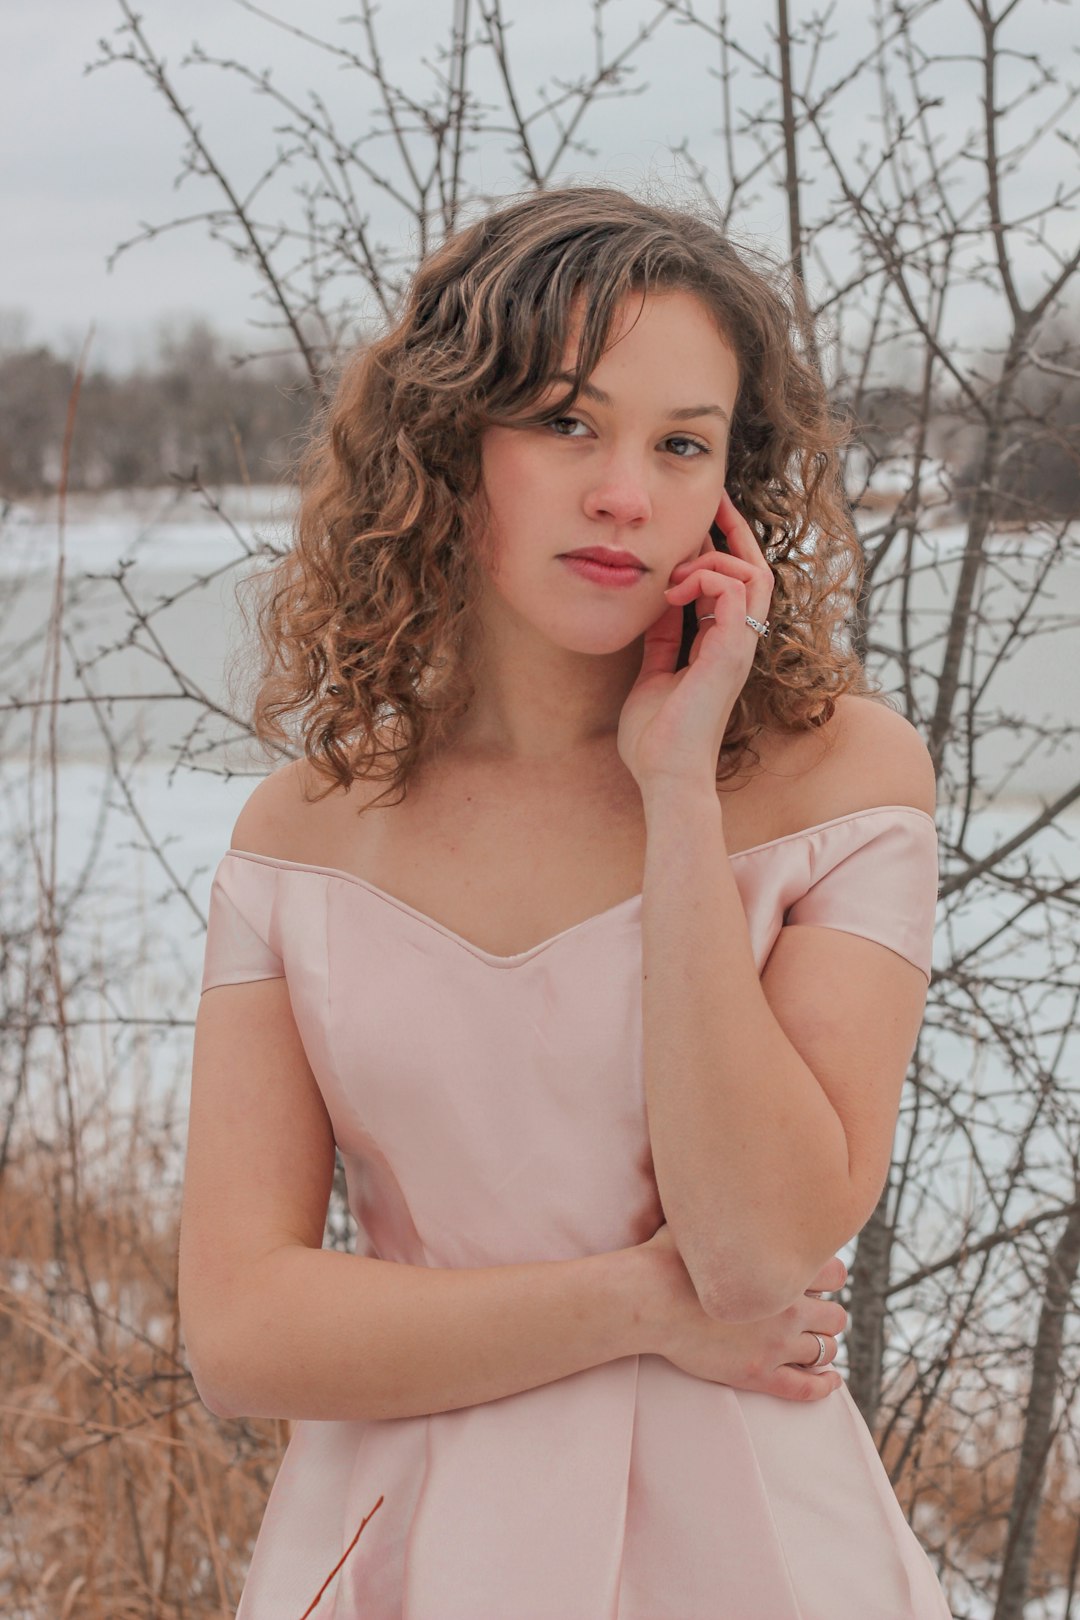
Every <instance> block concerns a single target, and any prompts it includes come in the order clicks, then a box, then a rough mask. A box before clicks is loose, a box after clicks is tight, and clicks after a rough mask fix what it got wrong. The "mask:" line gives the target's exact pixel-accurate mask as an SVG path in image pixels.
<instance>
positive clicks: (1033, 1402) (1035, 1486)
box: [994, 1209, 1080, 1620]
mask: <svg viewBox="0 0 1080 1620" xmlns="http://www.w3.org/2000/svg"><path fill="white" fill-rule="evenodd" d="M1078 1268H1080V1210H1077V1209H1074V1210H1073V1212H1072V1214H1071V1215H1070V1216H1069V1218H1068V1220H1067V1221H1066V1222H1065V1230H1064V1231H1063V1232H1062V1234H1061V1238H1060V1240H1059V1242H1058V1245H1057V1247H1056V1248H1055V1250H1054V1252H1053V1254H1052V1255H1051V1257H1050V1263H1049V1265H1048V1266H1047V1275H1046V1294H1045V1297H1044V1300H1043V1307H1042V1311H1041V1313H1040V1315H1039V1331H1038V1335H1037V1337H1036V1340H1035V1353H1034V1355H1033V1357H1032V1363H1031V1389H1030V1392H1029V1394H1028V1401H1027V1407H1026V1409H1025V1421H1024V1437H1023V1440H1022V1442H1021V1446H1020V1461H1019V1465H1018V1467H1017V1471H1016V1483H1015V1485H1014V1487H1013V1497H1012V1505H1011V1507H1010V1509H1009V1528H1008V1534H1007V1537H1006V1541H1005V1553H1004V1558H1003V1560H1002V1571H1001V1584H1000V1585H999V1587H998V1598H997V1607H996V1608H995V1610H994V1620H1023V1613H1024V1598H1025V1595H1026V1593H1027V1589H1028V1580H1029V1577H1030V1573H1031V1559H1032V1554H1033V1552H1034V1550H1035V1529H1036V1525H1037V1522H1038V1517H1039V1507H1040V1505H1041V1503H1042V1488H1043V1478H1044V1474H1045V1471H1046V1459H1047V1455H1048V1453H1049V1450H1050V1446H1051V1443H1052V1441H1053V1438H1054V1434H1053V1424H1052V1419H1053V1412H1054V1400H1055V1398H1056V1396H1057V1391H1058V1385H1059V1381H1060V1377H1061V1349H1062V1342H1063V1339H1064V1336H1065V1313H1066V1312H1067V1311H1068V1309H1069V1305H1070V1301H1071V1296H1072V1291H1073V1287H1074V1286H1075V1283H1076V1275H1077V1270H1078Z"/></svg>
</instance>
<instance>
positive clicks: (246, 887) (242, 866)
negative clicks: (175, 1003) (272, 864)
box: [199, 852, 285, 995]
mask: <svg viewBox="0 0 1080 1620" xmlns="http://www.w3.org/2000/svg"><path fill="white" fill-rule="evenodd" d="M274 895H275V888H274V873H273V871H272V870H271V869H270V868H269V867H267V866H265V865H261V864H260V863H258V862H255V861H245V860H242V859H240V858H238V857H237V856H234V855H233V854H232V853H231V852H226V854H225V856H224V857H223V858H222V860H221V863H220V864H219V866H218V869H217V871H216V873H215V874H214V881H213V883H212V884H211V887H210V915H209V918H208V921H207V927H206V945H205V949H204V953H203V975H202V988H201V989H200V991H199V994H200V995H202V993H203V991H206V990H209V989H211V988H212V987H213V986H214V985H219V984H249V983H251V982H253V981H254V980H256V979H279V978H284V976H285V966H284V963H283V962H282V959H281V957H280V956H279V955H278V953H277V951H276V950H275V949H274V934H275V932H276V927H275V924H274Z"/></svg>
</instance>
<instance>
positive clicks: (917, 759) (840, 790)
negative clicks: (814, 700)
mask: <svg viewBox="0 0 1080 1620" xmlns="http://www.w3.org/2000/svg"><path fill="white" fill-rule="evenodd" d="M820 735H821V737H822V741H823V742H824V744H825V747H824V748H823V749H822V751H821V753H820V755H819V757H818V761H817V763H816V766H815V768H814V769H813V770H812V771H810V772H809V773H808V777H807V779H806V783H805V786H806V788H807V798H808V799H809V800H810V801H812V803H811V804H810V805H808V809H812V811H813V815H812V820H813V821H815V822H821V821H830V820H832V819H833V818H834V817H836V816H844V815H849V814H852V813H853V812H855V811H857V810H872V809H876V808H877V807H878V806H882V805H894V804H899V805H910V806H911V807H912V808H913V809H915V810H923V811H925V812H926V814H927V815H930V816H932V815H933V814H934V811H935V808H936V804H937V782H936V778H935V776H934V766H933V762H932V760H931V758H930V752H929V750H928V748H927V746H926V744H925V743H924V742H923V739H922V737H921V736H920V735H919V733H918V731H917V730H916V729H915V727H914V726H913V725H912V724H911V722H910V720H908V719H907V718H906V717H905V716H904V715H902V714H900V713H899V712H898V711H897V710H896V709H894V708H892V707H890V705H889V704H888V703H886V702H885V701H884V700H883V699H881V698H876V697H863V696H857V695H856V694H854V693H850V692H848V693H844V694H843V695H842V696H841V697H839V698H837V700H836V709H835V712H834V714H833V716H832V719H831V720H830V721H829V722H828V723H827V724H826V725H825V726H824V727H823V728H822V732H821V733H820Z"/></svg>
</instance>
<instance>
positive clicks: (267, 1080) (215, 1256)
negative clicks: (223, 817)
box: [178, 779, 335, 1411]
mask: <svg viewBox="0 0 1080 1620" xmlns="http://www.w3.org/2000/svg"><path fill="white" fill-rule="evenodd" d="M268 780H269V779H268ZM262 785H265V784H261V786H262ZM257 791H258V790H257ZM253 798H254V795H253ZM257 815H258V805H256V806H255V811H254V813H253V812H252V801H251V800H249V801H248V804H247V805H246V806H245V808H244V811H243V812H242V814H241V821H238V823H237V828H238V829H241V822H244V821H245V818H246V832H247V833H254V832H256V831H257V827H256V826H255V822H256V820H257ZM241 830H245V829H241ZM233 844H234V847H244V848H246V847H248V845H247V843H246V841H245V842H242V841H241V839H240V838H239V837H238V836H237V834H236V833H235V832H234V836H233ZM248 925H249V924H248V923H247V922H245V923H244V926H245V927H246V926H248ZM238 926H239V925H238ZM244 948H245V949H247V948H249V947H247V946H245V947H244ZM261 948H262V949H263V950H266V949H267V947H266V946H265V945H263V946H262V947H261ZM334 1152H335V1143H334V1134H333V1128H332V1125H331V1122H330V1118H329V1115H328V1113H327V1110H326V1106H325V1103H324V1101H323V1098H322V1094H321V1092H320V1090H319V1087H318V1084H317V1082H316V1079H315V1076H314V1074H313V1072H312V1070H311V1066H310V1064H309V1063H308V1060H307V1056H306V1053H305V1051H304V1046H303V1042H302V1040H301V1037H300V1033H299V1030H298V1029H297V1026H296V1021H295V1019H294V1017H293V1011H292V1005H291V1002H290V999H289V990H288V984H287V982H286V980H285V978H284V977H283V976H280V975H278V976H275V977H260V978H258V979H252V980H251V981H250V982H241V983H217V984H214V985H212V986H211V987H210V988H208V989H206V990H205V991H204V992H203V994H202V996H201V997H200V1001H199V1008H198V1014H197V1017H196V1020H195V1040H194V1050H193V1059H192V1077H191V1098H190V1109H189V1118H188V1138H187V1154H186V1160H185V1168H184V1191H183V1204H182V1210H181V1218H180V1252H179V1275H178V1291H179V1301H180V1312H181V1319H182V1322H183V1328H184V1337H185V1342H186V1344H187V1349H188V1355H189V1359H190V1362H191V1367H192V1371H193V1373H194V1375H195V1379H196V1384H197V1386H198V1388H199V1392H200V1395H202V1396H203V1399H204V1400H205V1401H206V1403H207V1405H209V1406H211V1409H212V1410H215V1411H220V1410H221V1407H220V1406H219V1405H218V1404H217V1403H218V1400H219V1395H218V1394H217V1391H219V1390H220V1388H221V1386H222V1385H223V1384H224V1385H226V1386H227V1384H228V1379H229V1347H230V1343H231V1342H232V1333H233V1324H234V1322H235V1321H236V1319H237V1318H236V1313H237V1312H238V1311H239V1310H240V1309H241V1308H242V1306H243V1301H244V1296H245V1291H246V1289H247V1287H248V1286H249V1284H250V1283H251V1280H252V1277H253V1274H254V1272H255V1270H256V1268H257V1267H258V1265H259V1262H260V1261H261V1260H262V1259H263V1258H264V1257H265V1256H266V1255H267V1254H269V1253H270V1252H271V1251H272V1250H273V1249H275V1248H277V1247H278V1246H279V1245H281V1244H285V1243H302V1244H305V1245H307V1246H308V1247H310V1248H316V1249H317V1248H320V1247H321V1246H322V1240H323V1233H324V1230H325V1224H326V1213H327V1208H328V1205H329V1199H330V1188H331V1184H332V1181H333V1173H334ZM207 1397H209V1398H207Z"/></svg>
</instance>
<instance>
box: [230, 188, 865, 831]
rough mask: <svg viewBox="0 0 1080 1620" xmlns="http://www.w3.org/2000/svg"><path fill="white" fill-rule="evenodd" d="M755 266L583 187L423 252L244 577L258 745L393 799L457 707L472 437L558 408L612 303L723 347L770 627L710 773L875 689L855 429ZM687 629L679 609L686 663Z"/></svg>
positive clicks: (672, 221) (536, 200)
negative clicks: (683, 316)
mask: <svg viewBox="0 0 1080 1620" xmlns="http://www.w3.org/2000/svg"><path fill="white" fill-rule="evenodd" d="M756 258H757V259H758V261H759V262H758V263H756V264H755V263H753V262H751V256H750V253H749V251H748V250H747V249H745V248H742V247H740V248H739V249H736V247H735V246H734V245H733V244H732V242H731V241H730V240H729V239H728V237H727V236H726V235H725V234H724V232H723V230H722V229H721V227H720V226H719V225H718V224H717V223H716V222H715V221H714V220H712V219H711V218H706V217H701V216H700V215H698V214H697V213H695V212H693V211H692V210H691V209H690V208H688V207H683V206H656V205H654V204H652V203H646V202H643V201H640V200H638V199H637V198H635V197H633V196H631V195H628V194H627V193H625V192H623V191H620V190H617V189H615V188H611V187H606V186H604V187H600V186H586V185H581V186H569V187H564V188H562V189H559V190H552V191H541V192H533V193H530V194H528V195H525V196H523V197H519V198H517V199H514V200H512V201H510V202H509V203H507V204H504V205H503V206H501V207H499V208H498V209H496V210H494V211H493V212H489V213H488V214H486V215H485V216H484V217H483V218H480V219H478V220H476V221H475V222H474V223H472V224H470V225H467V226H465V227H464V228H462V229H460V230H458V231H456V232H455V233H454V234H453V235H452V236H450V237H448V238H447V239H446V240H445V241H444V242H443V243H442V245H441V246H440V247H438V248H437V249H436V250H435V251H434V252H432V253H430V254H429V255H428V256H427V257H426V258H425V259H424V260H423V261H422V262H421V264H420V265H419V267H418V269H417V270H416V272H415V275H414V277H413V279H412V281H411V284H410V286H409V288H408V291H407V294H406V297H405V301H404V308H403V311H402V313H401V315H400V318H399V319H398V320H397V321H396V323H395V324H394V325H393V327H392V328H391V330H389V331H388V332H386V333H385V335H383V336H380V337H378V338H376V339H375V340H374V341H371V342H368V343H365V344H363V345H361V346H360V347H359V348H358V349H357V350H356V351H355V352H354V353H353V354H352V355H351V356H350V357H349V359H348V361H347V363H346V364H345V366H344V368H343V370H342V372H341V375H340V377H339V379H338V382H337V386H336V390H335V391H334V393H333V395H332V397H331V398H330V399H329V401H328V403H327V404H326V406H325V407H324V409H323V410H322V412H321V413H320V414H319V416H318V418H317V420H316V422H315V424H314V429H313V432H312V436H311V439H310V441H309V443H308V445H307V448H306V450H305V452H304V454H303V457H302V460H301V462H300V465H299V469H298V472H299V486H300V500H299V508H298V513H297V518H296V529H295V540H294V544H293V546H292V547H291V549H290V550H289V551H287V552H286V553H285V554H284V555H283V556H282V557H281V558H280V560H278V561H276V562H275V563H274V564H273V565H272V567H270V568H269V569H268V570H264V571H262V572H261V573H257V574H255V575H253V576H249V578H248V581H247V582H246V583H247V585H250V586H251V587H253V588H254V590H255V591H256V592H257V593H258V594H259V595H260V597H261V600H260V602H259V605H258V609H257V625H258V639H259V643H260V647H261V667H260V668H259V670H258V673H257V676H256V681H257V689H256V691H255V694H254V702H253V707H252V711H251V712H252V717H253V718H252V724H253V730H254V733H255V735H256V737H257V738H258V739H259V740H260V742H261V743H262V744H263V746H264V748H265V749H267V750H268V751H270V750H272V749H274V748H275V747H277V748H284V749H285V751H287V749H288V744H289V743H290V741H291V739H290V738H289V737H288V735H287V733H286V731H285V729H284V727H283V726H282V724H281V720H282V717H284V716H286V715H291V714H297V713H298V714H299V715H300V716H301V718H302V727H301V737H300V741H301V744H302V747H303V751H304V753H305V754H306V755H307V757H308V759H309V760H310V761H311V763H312V765H313V766H314V767H315V768H316V770H317V771H319V772H321V773H322V774H323V775H324V776H326V777H327V778H329V786H328V787H327V789H326V791H327V792H331V791H332V790H333V787H334V785H340V786H341V787H343V788H346V789H347V788H348V787H349V785H350V784H351V782H352V781H354V780H355V779H356V778H358V777H360V776H368V777H372V776H377V779H378V780H380V781H382V780H385V781H387V782H388V787H387V788H386V789H385V790H384V793H383V794H382V795H380V799H385V797H386V795H387V794H388V793H391V792H394V791H396V790H399V789H400V791H401V793H402V794H404V791H405V788H406V785H407V781H408V778H409V776H410V774H411V771H412V769H413V767H414V766H415V764H416V763H417V762H418V761H419V759H420V758H421V756H422V755H423V753H424V752H425V751H426V750H427V749H428V748H431V747H437V746H438V744H439V743H440V742H441V741H442V740H444V739H446V738H447V737H448V736H449V735H450V734H451V731H452V728H453V726H454V723H455V722H456V721H457V720H458V719H459V717H460V716H461V715H462V713H463V712H464V710H465V708H466V707H467V705H468V703H469V700H470V697H471V696H472V683H471V680H470V677H469V675H468V673H467V671H466V669H465V667H464V662H463V659H462V656H461V655H462V649H463V647H464V646H465V645H466V644H467V643H466V640H465V638H466V637H467V636H468V634H469V629H470V624H471V622H472V617H473V612H474V609H475V604H476V600H477V590H478V586H479V584H480V577H479V572H478V565H479V563H480V561H481V558H482V556H483V551H482V547H483V534H484V527H485V526H484V515H485V514H484V501H483V495H482V484H481V479H480V435H481V433H482V432H483V430H484V429H485V428H486V427H488V426H490V425H494V424H505V423H509V422H511V421H513V422H517V423H530V422H531V423H538V422H541V421H552V420H554V419H555V418H556V417H558V416H561V415H563V414H565V412H566V411H567V409H568V408H569V407H570V405H571V404H572V403H573V401H574V400H575V399H576V397H577V394H578V391H579V390H580V387H581V385H582V383H583V382H584V381H585V380H587V378H588V376H589V374H590V372H591V371H592V369H593V368H594V366H595V365H596V364H597V362H598V360H599V358H600V356H601V354H602V353H603V352H604V349H605V346H606V343H607V338H608V334H609V329H610V328H611V325H612V322H613V319H614V318H615V316H616V313H617V311H618V309H619V306H620V303H621V301H622V300H623V299H624V298H625V297H626V295H627V294H629V293H640V294H644V293H646V292H649V291H657V290H663V291H674V290H680V291H687V292H690V293H693V294H695V295H696V296H697V297H698V298H700V299H701V301H702V302H703V303H704V305H705V306H706V307H707V308H708V309H709V310H710V311H711V313H712V315H713V317H714V319H715V321H716V322H717V325H718V328H719V330H720V331H721V332H722V334H723V335H724V337H725V340H726V341H727V342H728V343H729V344H730V346H731V348H732V349H733V351H734V353H735V356H736V359H737V362H738V375H739V386H738V397H737V400H736V405H735V411H734V415H733V420H732V424H731V434H730V442H729V450H728V467H727V487H728V490H729V492H730V494H731V496H732V499H733V500H734V502H735V504H736V506H737V507H738V508H739V509H740V511H741V512H742V513H743V514H744V516H745V517H746V518H747V520H748V522H749V524H750V527H751V529H752V531H753V532H754V534H755V535H756V537H757V539H758V542H759V544H760V545H761V547H762V550H763V552H764V555H765V557H766V559H767V561H768V562H769V564H770V566H771V568H772V571H773V576H774V580H775V585H774V592H773V597H772V602H771V605H770V610H769V616H770V621H771V624H772V627H773V628H772V632H771V634H770V636H769V638H768V639H767V640H764V639H763V640H762V641H761V642H760V643H759V646H758V650H757V657H756V659H755V662H754V666H753V668H752V670H751V672H750V675H749V677H748V679H747V681H746V683H745V685H744V687H743V690H742V692H741V694H740V697H739V699H738V701H737V702H736V705H735V707H734V710H733V712H732V715H731V720H730V723H729V725H728V728H727V734H726V736H725V738H724V743H723V747H722V749H721V751H720V756H719V760H718V763H717V780H718V781H719V780H722V779H724V778H725V777H728V776H731V775H733V774H734V773H735V772H736V771H737V770H738V769H739V767H740V764H741V762H742V759H743V756H744V754H745V752H746V751H747V749H748V748H749V747H750V744H751V739H752V738H753V736H754V735H755V733H756V732H757V731H759V730H760V729H761V728H762V726H764V725H768V726H770V727H772V728H774V729H779V730H782V731H788V732H794V731H801V730H806V729H808V728H810V727H812V726H817V725H822V724H824V723H825V722H826V721H827V720H829V719H830V718H831V716H832V714H833V711H834V706H835V699H836V697H837V696H839V695H840V694H841V693H842V692H845V691H850V690H854V691H858V692H863V693H865V692H867V691H869V690H870V688H869V686H868V683H867V680H866V676H865V672H864V670H863V668H862V665H861V663H860V661H859V659H858V657H857V655H856V653H855V652H854V651H853V650H852V649H851V647H850V646H848V645H845V644H844V642H845V638H844V637H842V636H838V634H837V632H838V630H839V629H841V627H842V626H843V625H844V624H845V623H846V621H847V619H848V615H849V612H850V608H851V605H852V604H853V602H854V601H855V599H856V598H857V593H858V591H859V589H860V587H861V584H862V577H863V573H862V569H863V559H862V551H861V547H860V545H859V541H858V538H857V536H856V533H855V529H854V525H853V523H852V521H851V517H850V514H849V512H848V508H847V503H846V501H845V498H844V492H843V486H842V482H841V476H840V464H839V458H838V455H837V451H838V449H839V447H840V445H841V444H842V443H843V442H844V441H845V440H846V437H847V429H846V426H845V424H844V423H843V422H842V421H841V420H840V419H839V418H838V417H837V416H836V415H835V414H834V412H833V410H832V408H831V407H830V403H829V399H828V396H827V393H826V389H825V386H824V383H823V382H822V379H821V377H820V375H819V373H818V371H817V369H816V368H815V366H814V365H813V364H811V363H810V362H809V361H808V360H807V358H806V357H805V355H804V352H803V344H804V332H805V322H806V315H805V311H804V310H800V309H799V308H797V306H796V303H795V298H794V294H793V292H792V289H791V287H790V285H789V284H788V283H787V282H786V280H785V277H784V275H783V274H782V273H781V271H780V270H779V269H778V268H777V267H776V266H775V265H774V264H772V263H771V262H769V261H767V260H765V258H764V256H763V255H761V254H760V253H758V254H757V255H756ZM578 295H583V298H582V303H581V306H580V307H581V310H582V320H581V326H580V335H579V349H578V358H577V366H576V369H575V371H574V373H573V382H572V384H571V385H570V386H569V389H568V391H567V393H566V395H565V396H564V397H563V398H561V399H559V400H557V401H556V402H555V403H553V404H549V405H548V406H547V407H546V408H544V409H543V410H536V409H534V411H533V414H532V415H529V414H528V413H529V407H530V406H534V407H535V405H536V401H537V399H538V396H539V395H540V393H541V390H542V389H544V388H545V386H547V385H548V384H549V383H550V382H551V380H552V378H553V376H554V375H555V374H556V373H557V372H558V371H559V370H560V368H561V365H562V362H563V355H564V348H565V343H566V340H567V334H568V331H569V330H570V328H571V317H572V309H571V306H572V304H573V303H574V301H575V300H576V299H577V298H578ZM575 307H577V306H575ZM800 322H802V323H803V324H802V326H800ZM715 539H716V535H715V534H714V543H715ZM241 605H243V604H241ZM695 630H696V624H695V619H694V612H693V604H692V603H691V604H688V606H687V610H686V615H685V618H684V636H683V645H682V648H681V651H680V656H679V666H678V667H683V666H684V665H685V663H686V660H687V656H688V653H689V648H690V643H691V641H692V639H693V636H694V633H695ZM391 721H392V731H393V740H392V741H390V740H389V739H388V737H387V730H388V728H387V724H386V723H387V722H391ZM751 752H752V753H753V750H751ZM754 757H756V754H755V755H754ZM380 762H382V764H383V765H384V769H383V770H382V771H381V773H380V772H378V771H377V770H376V767H377V766H378V765H379V764H380ZM394 802H398V801H397V800H395V801H394Z"/></svg>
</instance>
